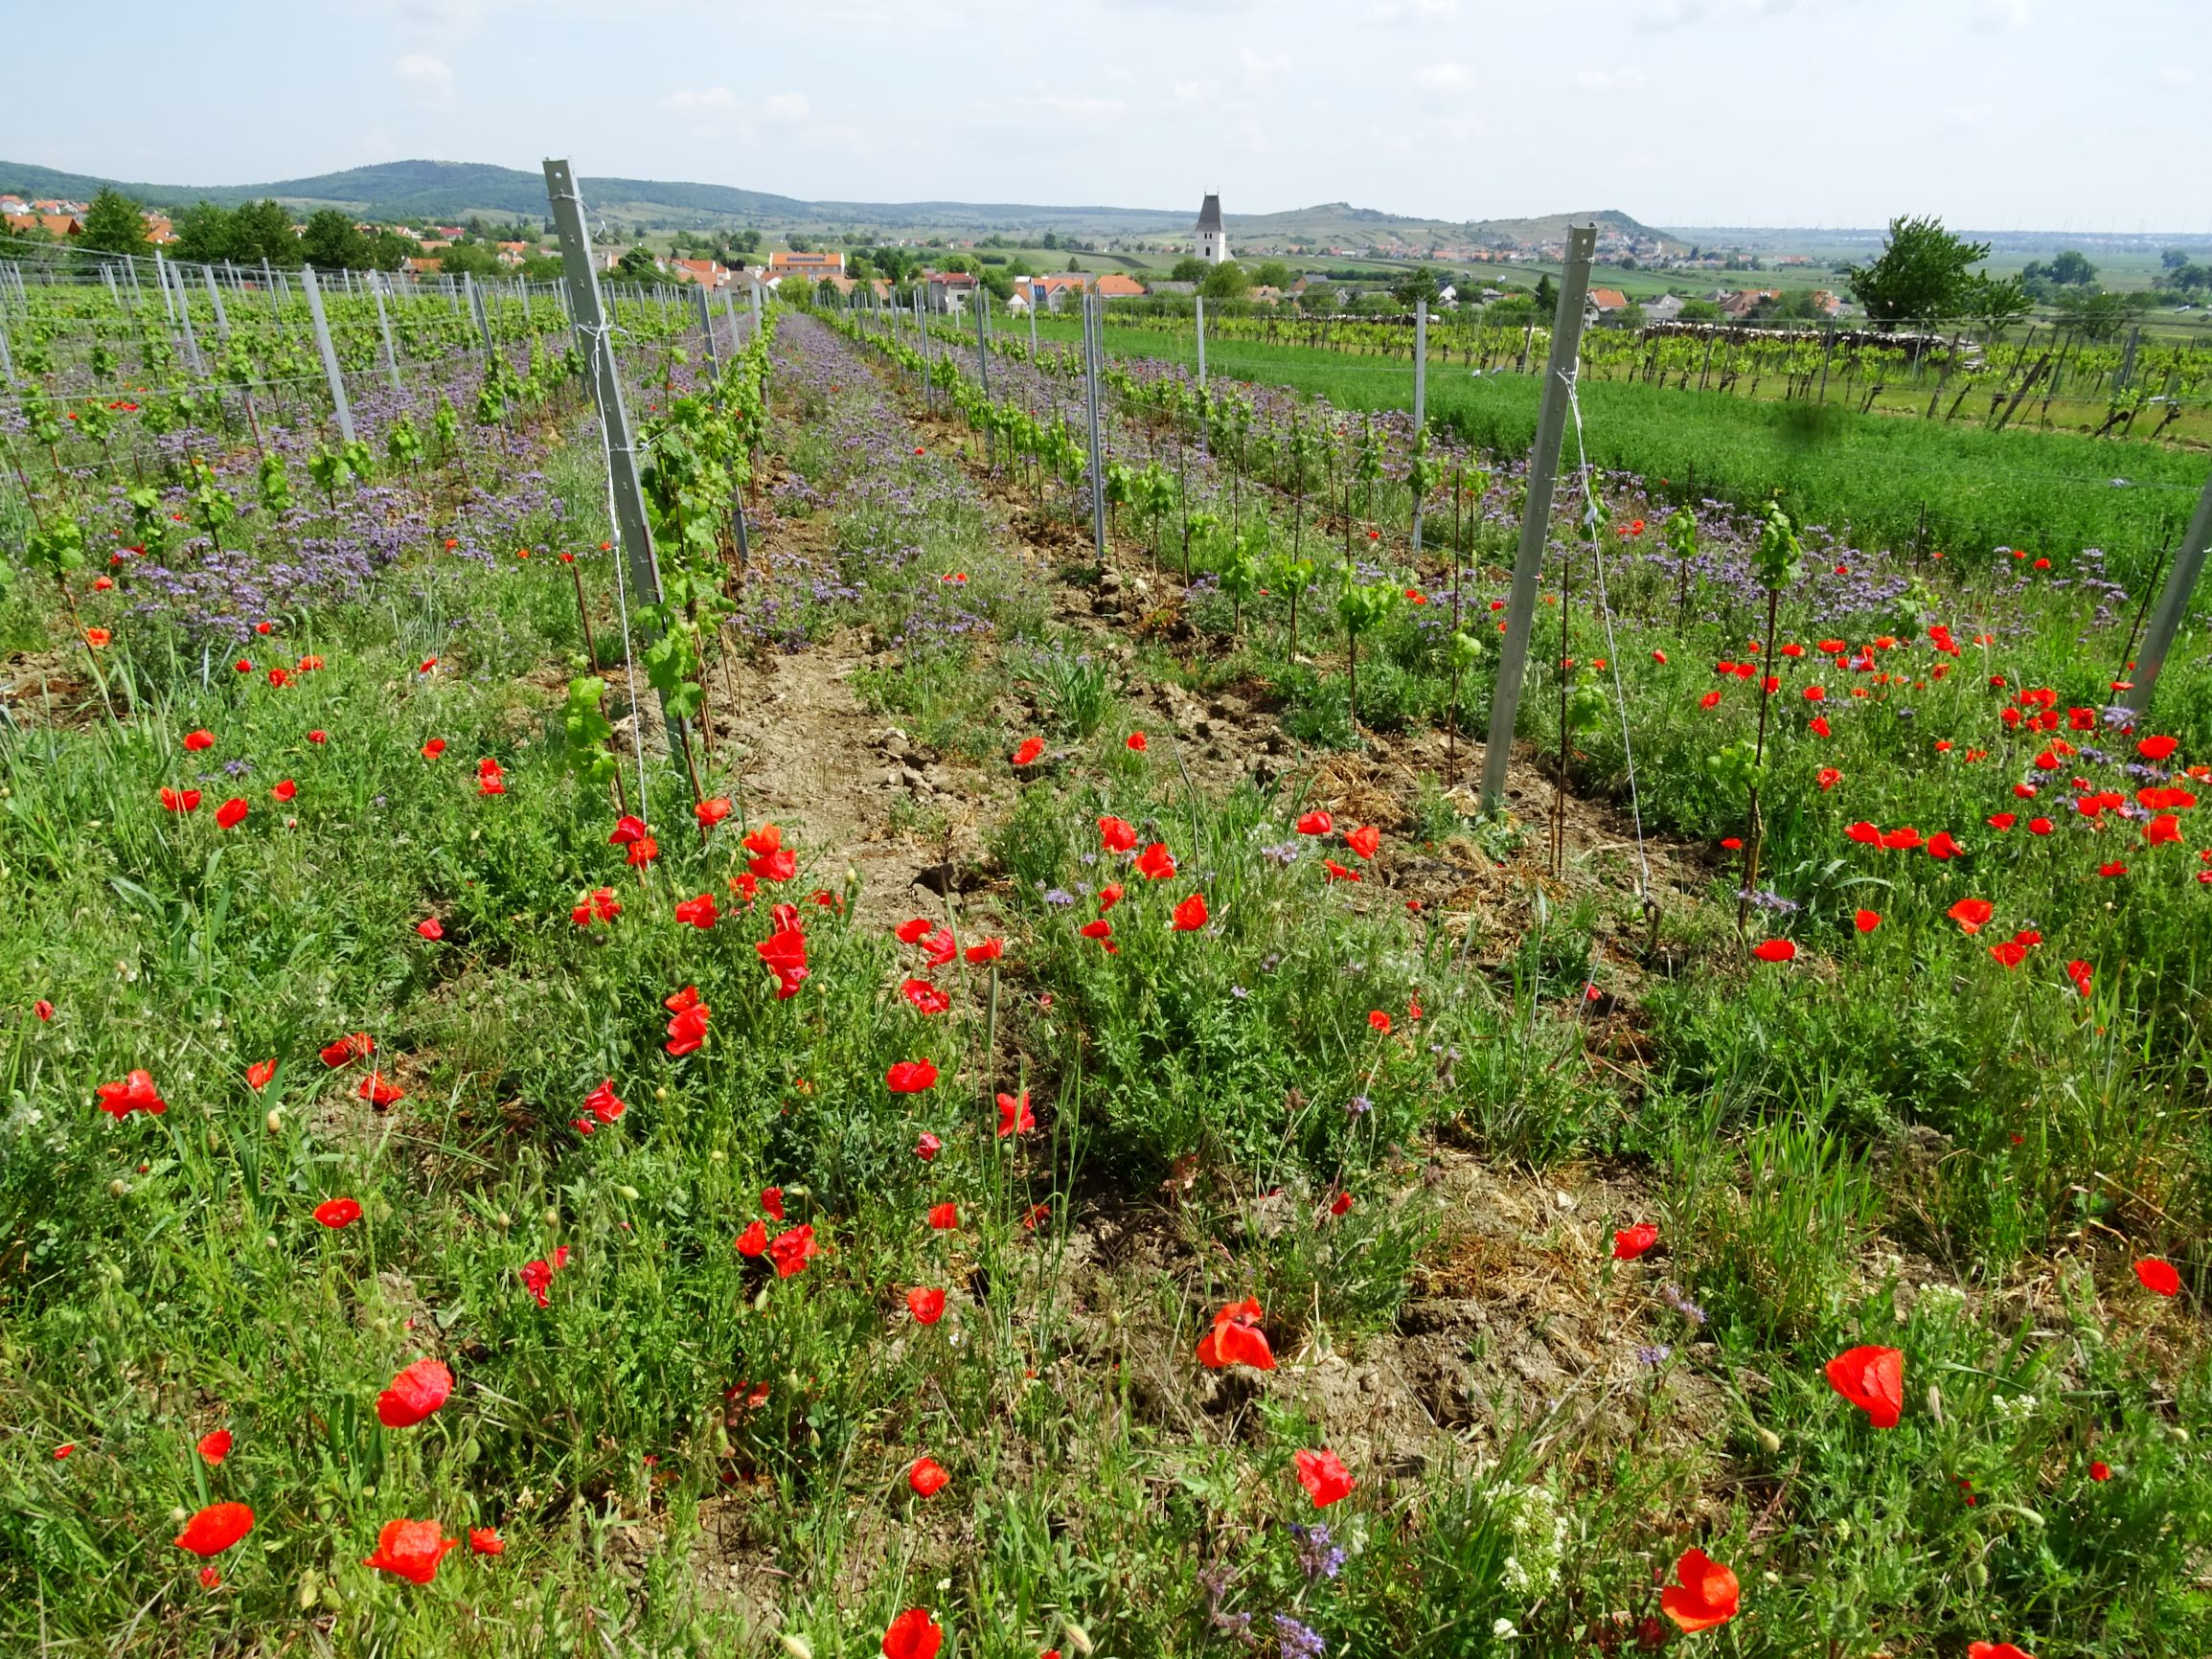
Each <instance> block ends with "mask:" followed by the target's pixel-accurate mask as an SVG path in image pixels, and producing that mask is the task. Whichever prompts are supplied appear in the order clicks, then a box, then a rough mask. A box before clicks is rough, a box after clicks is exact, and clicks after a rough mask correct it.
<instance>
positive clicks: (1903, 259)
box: [1843, 216, 1990, 327]
mask: <svg viewBox="0 0 2212 1659" xmlns="http://www.w3.org/2000/svg"><path fill="white" fill-rule="evenodd" d="M1989 246H1990V245H1989V243H1987V242H1970V241H1968V240H1967V239H1965V238H1963V237H1954V236H1952V235H1951V234H1950V232H1949V231H1947V230H1945V229H1944V228H1943V221H1942V220H1941V219H1939V218H1934V217H1926V218H1909V217H1902V216H1901V217H1898V218H1893V219H1891V220H1890V221H1889V239H1888V240H1887V241H1886V242H1885V243H1883V245H1882V249H1881V255H1880V257H1879V258H1877V259H1874V260H1872V261H1868V262H1867V263H1866V264H1863V265H1845V266H1844V267H1843V275H1844V278H1845V280H1846V281H1847V282H1849V283H1850V284H1851V296H1852V298H1853V299H1855V300H1857V301H1858V302H1859V304H1860V305H1862V306H1864V307H1866V314H1867V316H1868V317H1870V318H1872V319H1873V320H1874V321H1875V322H1877V323H1884V324H1888V325H1890V326H1892V327H1894V326H1895V325H1897V324H1899V323H1905V322H1919V321H1923V320H1927V321H1934V320H1940V319H1942V318H1945V317H1955V316H1958V315H1959V314H1960V313H1961V312H1962V311H1964V310H1965V309H1966V307H1967V302H1968V301H1969V300H1970V299H1971V298H1972V297H1973V267H1974V266H1975V265H1978V264H1979V263H1981V261H1984V260H1986V259H1988V258H1989Z"/></svg>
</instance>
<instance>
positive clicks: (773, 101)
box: [765, 92, 814, 121]
mask: <svg viewBox="0 0 2212 1659" xmlns="http://www.w3.org/2000/svg"><path fill="white" fill-rule="evenodd" d="M765 107H766V109H767V111H768V113H769V114H770V115H772V116H774V117H775V118H776V119H777V120H778V121H805V120H806V119H807V118H808V117H809V116H810V115H812V114H813V113H814V105H813V103H812V102H811V101H810V100H809V99H808V97H807V95H806V94H805V93H803V92H779V93H777V94H776V95H775V96H774V97H772V98H770V99H769V100H768V102H767V104H766V106H765Z"/></svg>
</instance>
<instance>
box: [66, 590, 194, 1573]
mask: <svg viewBox="0 0 2212 1659" xmlns="http://www.w3.org/2000/svg"><path fill="white" fill-rule="evenodd" d="M99 631H100V630H99V629H97V628H87V629H85V632H87V633H97V632H99ZM222 1581H223V1576H222V1574H221V1573H220V1572H219V1571H217V1569H216V1568H214V1567H202V1568H201V1569H200V1570H199V1587H200V1588H201V1589H203V1590H219V1589H221V1588H222Z"/></svg>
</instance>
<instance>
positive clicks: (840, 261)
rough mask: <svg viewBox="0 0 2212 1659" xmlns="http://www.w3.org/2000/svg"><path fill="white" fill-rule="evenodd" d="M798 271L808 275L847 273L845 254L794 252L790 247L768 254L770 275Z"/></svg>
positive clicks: (830, 275)
mask: <svg viewBox="0 0 2212 1659" xmlns="http://www.w3.org/2000/svg"><path fill="white" fill-rule="evenodd" d="M794 271H796V272H798V273H799V274H801V275H803V276H808V277H832V276H834V277H841V276H843V275H844V274H845V256H844V255H843V254H841V253H838V252H835V251H833V250H832V251H825V252H822V253H805V254H800V253H793V252H792V251H791V250H790V249H789V248H778V249H777V250H776V251H775V252H774V253H772V254H770V255H769V256H768V275H769V276H770V277H772V278H776V277H785V276H788V275H789V274H791V273H792V272H794Z"/></svg>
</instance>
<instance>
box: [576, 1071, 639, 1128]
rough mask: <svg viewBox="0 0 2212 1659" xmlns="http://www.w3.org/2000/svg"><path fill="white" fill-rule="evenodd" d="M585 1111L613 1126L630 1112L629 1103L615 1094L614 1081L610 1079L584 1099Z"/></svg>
mask: <svg viewBox="0 0 2212 1659" xmlns="http://www.w3.org/2000/svg"><path fill="white" fill-rule="evenodd" d="M583 1109H584V1110H585V1111H587V1112H589V1113H590V1114H591V1115H592V1116H593V1117H595V1118H597V1119H598V1120H599V1121H600V1122H601V1123H603V1124H611V1123H613V1122H614V1121H615V1119H617V1118H619V1117H621V1116H622V1115H623V1113H625V1112H627V1111H628V1110H629V1102H627V1101H625V1100H624V1099H623V1098H622V1097H621V1096H620V1095H618V1094H616V1093H615V1092H614V1079H612V1078H608V1079H605V1080H604V1081H603V1082H602V1083H601V1084H600V1085H599V1087H598V1088H596V1089H594V1090H592V1091H591V1093H590V1094H588V1095H586V1096H584V1097H583Z"/></svg>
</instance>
